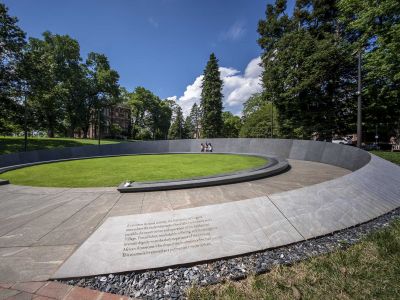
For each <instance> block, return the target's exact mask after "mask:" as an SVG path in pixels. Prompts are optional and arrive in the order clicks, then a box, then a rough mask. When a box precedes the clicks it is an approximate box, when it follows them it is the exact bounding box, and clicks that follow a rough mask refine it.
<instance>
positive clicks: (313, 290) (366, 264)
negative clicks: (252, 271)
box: [188, 220, 400, 300]
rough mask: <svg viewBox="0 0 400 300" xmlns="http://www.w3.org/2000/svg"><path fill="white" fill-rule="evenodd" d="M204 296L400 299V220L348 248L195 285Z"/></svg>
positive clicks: (196, 297)
mask: <svg viewBox="0 0 400 300" xmlns="http://www.w3.org/2000/svg"><path fill="white" fill-rule="evenodd" d="M188 298H189V299H191V300H200V299H204V300H205V299H207V300H208V299H235V300H239V299H400V220H397V221H394V222H393V223H392V224H391V225H390V226H389V227H388V228H385V229H383V230H380V231H378V232H376V233H373V234H371V235H369V236H368V237H367V238H365V239H364V240H363V241H362V242H360V243H358V244H356V245H354V246H351V247H350V248H348V249H346V250H340V251H336V252H333V253H331V254H328V255H324V256H320V257H316V258H312V259H309V260H307V261H303V262H300V263H297V264H295V265H293V266H276V267H274V268H273V269H272V270H271V271H270V272H269V273H267V274H263V275H259V276H252V277H249V278H247V279H245V280H243V281H240V282H228V283H225V284H219V285H216V286H211V287H205V288H201V287H193V288H191V289H190V290H189V291H188Z"/></svg>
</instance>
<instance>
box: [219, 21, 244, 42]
mask: <svg viewBox="0 0 400 300" xmlns="http://www.w3.org/2000/svg"><path fill="white" fill-rule="evenodd" d="M245 33H246V28H245V26H244V23H243V22H240V21H237V22H235V23H234V24H233V25H232V26H231V27H229V29H228V30H226V31H224V32H222V33H221V39H223V40H231V41H236V40H238V39H240V38H241V37H242V36H243V35H244V34H245Z"/></svg>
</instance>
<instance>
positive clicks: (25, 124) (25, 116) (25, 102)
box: [24, 92, 28, 152]
mask: <svg viewBox="0 0 400 300" xmlns="http://www.w3.org/2000/svg"><path fill="white" fill-rule="evenodd" d="M24 109H25V112H24V151H25V152H26V151H28V104H27V99H26V93H25V92H24Z"/></svg>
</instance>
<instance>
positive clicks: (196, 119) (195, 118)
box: [185, 103, 201, 138]
mask: <svg viewBox="0 0 400 300" xmlns="http://www.w3.org/2000/svg"><path fill="white" fill-rule="evenodd" d="M185 127H186V131H187V132H188V135H189V137H191V138H193V137H195V138H199V137H200V127H201V108H200V107H199V106H198V105H197V104H196V103H194V104H193V106H192V108H191V110H190V115H189V116H188V117H187V118H186V121H185Z"/></svg>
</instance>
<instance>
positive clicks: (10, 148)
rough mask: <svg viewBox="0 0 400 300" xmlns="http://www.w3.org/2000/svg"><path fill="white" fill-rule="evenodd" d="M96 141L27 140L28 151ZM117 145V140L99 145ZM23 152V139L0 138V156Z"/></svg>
mask: <svg viewBox="0 0 400 300" xmlns="http://www.w3.org/2000/svg"><path fill="white" fill-rule="evenodd" d="M97 143H98V140H92V139H72V138H52V139H50V138H29V139H28V151H32V150H40V149H52V148H62V147H75V146H85V145H97ZM114 143H119V141H117V140H101V144H102V145H105V144H114ZM21 151H24V138H23V137H0V155H1V154H8V153H14V152H21Z"/></svg>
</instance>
